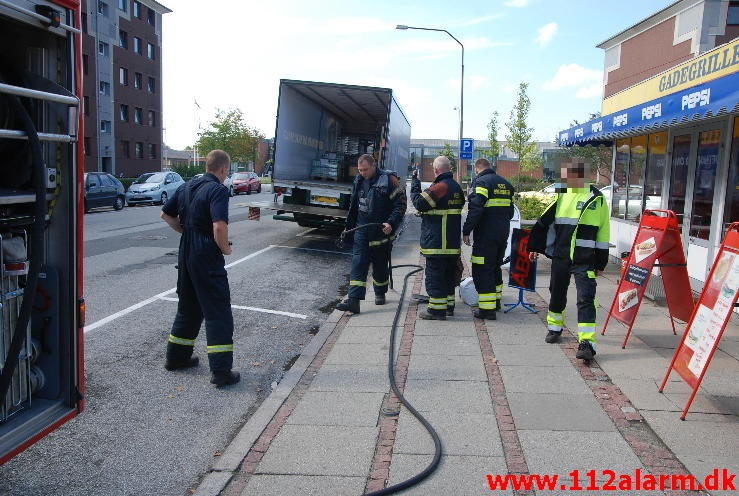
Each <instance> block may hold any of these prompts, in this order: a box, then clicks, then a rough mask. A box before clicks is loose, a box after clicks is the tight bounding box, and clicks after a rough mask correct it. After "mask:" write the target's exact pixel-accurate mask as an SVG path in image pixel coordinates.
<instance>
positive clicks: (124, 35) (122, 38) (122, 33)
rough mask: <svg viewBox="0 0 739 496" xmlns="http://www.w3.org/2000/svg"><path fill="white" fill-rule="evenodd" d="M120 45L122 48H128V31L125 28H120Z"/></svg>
mask: <svg viewBox="0 0 739 496" xmlns="http://www.w3.org/2000/svg"><path fill="white" fill-rule="evenodd" d="M118 46H119V47H121V48H128V33H126V32H125V31H124V30H122V29H119V30H118Z"/></svg>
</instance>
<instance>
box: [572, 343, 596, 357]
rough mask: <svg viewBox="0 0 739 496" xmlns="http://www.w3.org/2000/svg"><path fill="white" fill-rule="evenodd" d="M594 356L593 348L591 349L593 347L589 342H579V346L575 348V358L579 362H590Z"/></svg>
mask: <svg viewBox="0 0 739 496" xmlns="http://www.w3.org/2000/svg"><path fill="white" fill-rule="evenodd" d="M594 356H595V348H593V345H592V344H590V341H580V344H579V346H578V347H577V354H576V355H575V358H578V359H580V360H585V361H586V362H587V361H590V360H592V359H593V357H594Z"/></svg>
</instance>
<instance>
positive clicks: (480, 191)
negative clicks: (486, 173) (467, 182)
mask: <svg viewBox="0 0 739 496" xmlns="http://www.w3.org/2000/svg"><path fill="white" fill-rule="evenodd" d="M475 193H476V194H478V195H482V196H484V197H485V198H487V197H488V189H487V188H484V187H482V186H476V187H475Z"/></svg>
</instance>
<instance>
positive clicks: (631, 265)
mask: <svg viewBox="0 0 739 496" xmlns="http://www.w3.org/2000/svg"><path fill="white" fill-rule="evenodd" d="M657 260H659V263H656V262H657ZM653 267H659V268H660V271H661V274H662V282H663V284H664V286H665V298H666V299H667V308H668V309H669V311H670V322H671V323H672V332H673V333H674V334H677V331H676V330H675V321H674V319H675V318H677V319H680V320H682V321H683V322H687V321H688V319H690V315H691V313H692V311H693V306H694V301H693V292H692V291H691V289H690V279H689V278H688V269H687V262H686V261H685V252H684V251H683V243H682V239H681V237H680V227H679V226H678V223H677V217H676V216H675V213H674V212H673V211H671V210H645V211H644V213H643V214H642V216H641V222H640V223H639V229H638V230H637V231H636V237H635V238H634V244H633V245H632V246H631V253H629V259H628V262H627V263H626V267H625V268H624V270H623V271H622V273H621V280H620V281H619V283H618V288H617V289H616V294H615V295H614V296H613V302H612V303H611V309H610V310H609V311H608V318H606V323H605V325H604V326H603V332H601V335H603V334H605V333H606V327H608V321H609V320H610V319H611V317H613V318H614V319H616V320H618V321H619V322H621V323H623V324H625V325H626V326H628V328H629V330H628V331H627V332H626V336H625V337H624V342H623V344H622V345H621V347H622V348H626V342H627V341H628V340H629V336H630V335H631V329H632V328H633V327H634V320H636V314H637V313H638V312H639V307H640V306H641V302H642V298H643V297H644V292H645V291H646V289H647V284H648V283H649V278H650V277H651V275H652V268H653Z"/></svg>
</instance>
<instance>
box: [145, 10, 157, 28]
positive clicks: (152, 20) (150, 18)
mask: <svg viewBox="0 0 739 496" xmlns="http://www.w3.org/2000/svg"><path fill="white" fill-rule="evenodd" d="M146 22H148V23H149V24H151V25H152V26H156V23H157V13H156V12H154V9H149V11H148V12H147V13H146Z"/></svg>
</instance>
